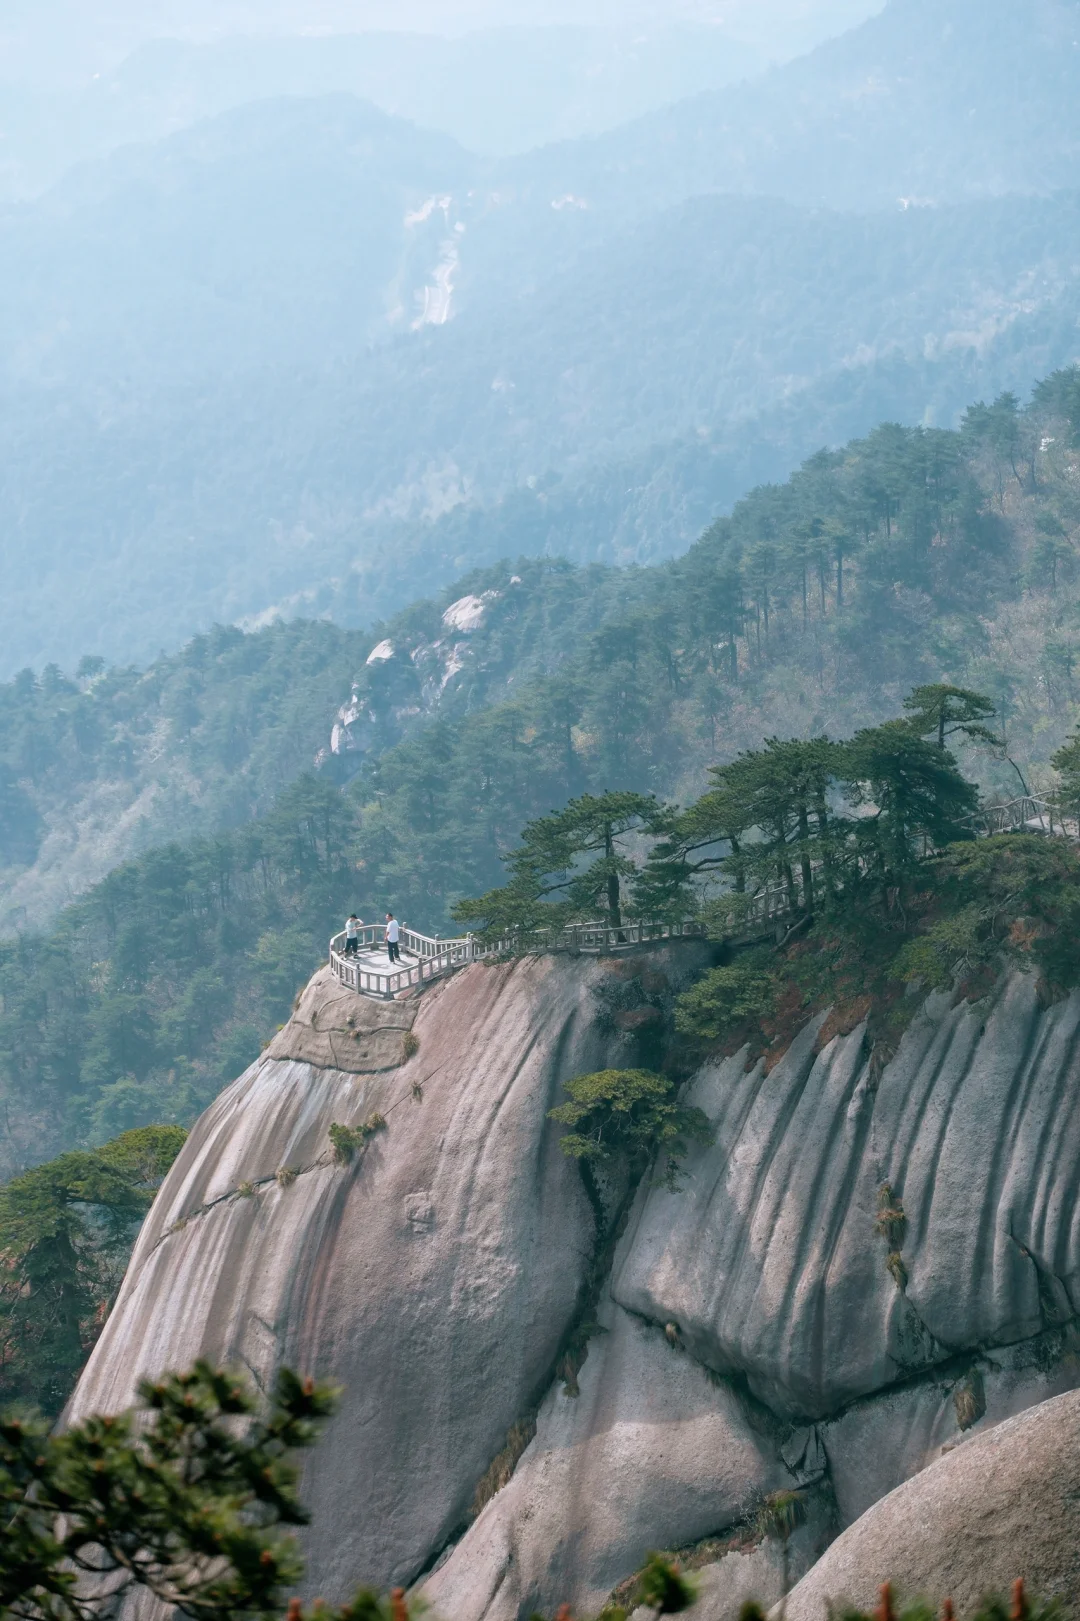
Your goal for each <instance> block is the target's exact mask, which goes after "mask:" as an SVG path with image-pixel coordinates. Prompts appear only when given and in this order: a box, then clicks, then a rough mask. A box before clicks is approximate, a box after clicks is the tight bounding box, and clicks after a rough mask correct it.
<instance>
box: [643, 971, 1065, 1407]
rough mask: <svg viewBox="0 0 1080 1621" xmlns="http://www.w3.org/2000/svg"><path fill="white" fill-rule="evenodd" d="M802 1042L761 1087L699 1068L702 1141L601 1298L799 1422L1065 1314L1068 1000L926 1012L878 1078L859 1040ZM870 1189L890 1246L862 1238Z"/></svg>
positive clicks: (736, 1067)
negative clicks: (670, 1333) (676, 1338)
mask: <svg viewBox="0 0 1080 1621" xmlns="http://www.w3.org/2000/svg"><path fill="white" fill-rule="evenodd" d="M819 1027H820V1021H815V1023H814V1024H812V1025H811V1026H810V1027H809V1028H808V1029H806V1030H805V1031H804V1032H803V1033H802V1034H801V1035H800V1036H799V1037H798V1038H797V1040H796V1041H795V1043H794V1044H793V1046H792V1048H791V1050H790V1051H789V1053H788V1054H787V1055H786V1056H785V1057H784V1059H783V1060H782V1061H781V1062H780V1063H779V1064H778V1065H777V1066H776V1067H775V1068H774V1069H773V1071H772V1073H771V1074H768V1075H766V1074H765V1071H764V1066H763V1065H762V1064H760V1063H759V1064H757V1065H755V1066H754V1067H753V1068H751V1069H750V1071H749V1072H748V1073H744V1065H743V1060H742V1059H741V1058H739V1057H736V1058H732V1059H729V1060H726V1061H725V1062H723V1063H721V1064H719V1065H717V1066H715V1067H713V1068H710V1069H707V1070H706V1071H705V1072H704V1073H703V1075H702V1076H701V1077H700V1079H699V1081H698V1082H697V1083H696V1086H695V1089H694V1093H693V1099H692V1100H693V1101H695V1102H697V1103H698V1104H700V1105H701V1107H702V1108H704V1109H705V1110H706V1112H707V1113H708V1114H709V1115H710V1117H711V1118H712V1119H713V1120H714V1121H715V1123H716V1142H715V1144H714V1145H713V1146H712V1147H710V1148H707V1149H698V1150H696V1151H695V1152H694V1153H693V1154H692V1156H691V1157H690V1159H688V1161H687V1171H688V1173H689V1174H688V1181H687V1184H686V1187H685V1190H684V1192H683V1193H681V1194H680V1195H679V1196H678V1197H677V1198H673V1197H672V1195H670V1194H669V1193H667V1192H665V1191H663V1190H660V1189H655V1190H653V1191H652V1192H651V1193H650V1195H649V1197H648V1198H647V1199H646V1200H644V1201H643V1202H642V1204H641V1205H640V1206H639V1208H638V1210H637V1213H636V1216H635V1220H634V1224H633V1227H632V1230H631V1231H630V1232H629V1233H628V1234H627V1238H626V1240H625V1242H624V1245H623V1248H622V1251H621V1254H620V1257H619V1261H618V1265H617V1270H616V1274H615V1278H614V1282H613V1294H614V1296H615V1299H616V1300H618V1301H619V1302H620V1303H621V1304H622V1305H624V1306H626V1307H627V1308H628V1309H630V1310H632V1311H636V1312H639V1313H641V1314H642V1315H644V1316H646V1317H649V1318H651V1319H652V1320H654V1321H658V1322H666V1321H669V1320H674V1321H675V1322H677V1323H678V1324H679V1327H680V1329H681V1331H682V1334H683V1336H684V1339H685V1340H686V1342H687V1344H688V1345H690V1347H691V1348H692V1349H693V1351H694V1353H695V1355H697V1356H698V1357H699V1358H700V1359H701V1360H702V1361H704V1362H705V1363H707V1364H708V1365H709V1366H712V1367H714V1368H717V1369H719V1370H721V1371H724V1370H739V1371H742V1372H745V1374H746V1375H747V1378H748V1380H749V1382H750V1385H751V1388H752V1389H753V1390H754V1392H755V1393H756V1394H757V1395H758V1396H760V1397H761V1398H762V1400H764V1401H765V1402H767V1403H768V1404H769V1405H770V1406H771V1407H772V1408H773V1409H774V1410H775V1411H776V1412H778V1413H786V1414H789V1415H790V1416H792V1417H793V1418H803V1419H805V1418H819V1417H824V1416H827V1415H829V1414H830V1413H834V1412H836V1411H837V1410H838V1409H839V1408H841V1407H842V1406H843V1405H845V1404H846V1403H848V1402H850V1401H851V1400H852V1399H853V1398H856V1397H858V1396H861V1395H865V1394H868V1393H870V1392H872V1391H875V1390H879V1389H881V1388H883V1387H884V1386H886V1385H888V1384H889V1383H891V1382H893V1381H895V1380H897V1379H898V1378H901V1377H906V1376H910V1375H911V1374H912V1373H914V1372H916V1371H918V1370H919V1369H921V1368H928V1367H932V1366H934V1365H935V1364H937V1363H939V1362H942V1361H945V1360H947V1359H948V1358H950V1357H952V1356H953V1355H955V1354H956V1353H957V1352H961V1351H966V1350H968V1349H971V1348H974V1347H977V1346H987V1345H1003V1344H1007V1343H1009V1342H1011V1341H1017V1340H1021V1339H1024V1338H1028V1337H1030V1336H1033V1335H1036V1334H1039V1333H1040V1332H1042V1331H1043V1330H1044V1329H1046V1328H1047V1327H1049V1326H1052V1325H1053V1324H1054V1323H1055V1322H1061V1321H1063V1320H1065V1319H1066V1318H1068V1317H1070V1316H1072V1315H1074V1314H1075V1313H1076V1310H1077V1307H1078V1305H1080V1219H1078V1217H1077V1214H1076V1212H1077V1209H1078V1208H1080V1206H1078V1201H1077V1197H1076V1195H1077V1191H1078V1189H1080V1115H1078V1113H1077V1111H1076V1109H1075V1104H1074V1100H1075V1096H1076V1090H1077V1085H1078V1083H1080V1057H1078V1052H1077V1043H1078V1030H1080V995H1077V994H1074V995H1073V996H1071V997H1070V998H1069V999H1068V1000H1067V1001H1065V1002H1062V1003H1060V1004H1058V1005H1057V1006H1055V1007H1052V1008H1050V1009H1048V1010H1043V1009H1041V1008H1040V1007H1039V1004H1038V1001H1037V997H1036V992H1035V986H1034V984H1033V982H1032V980H1031V979H1030V978H1027V977H1024V976H1020V975H1015V976H1013V977H1012V978H1011V979H1009V980H1008V981H1006V982H1005V983H1004V984H1003V985H1002V986H1001V987H999V989H998V991H997V993H996V994H995V995H994V996H993V997H991V998H988V999H986V1000H985V1001H984V1002H981V1003H979V1004H975V1005H968V1004H961V1005H960V1006H958V1007H955V1008H953V1007H950V1006H949V1001H948V999H947V998H946V997H944V996H940V995H938V996H933V997H931V998H929V1000H928V1001H927V1002H926V1004H925V1005H924V1007H923V1008H922V1010H921V1011H920V1012H919V1013H918V1015H917V1016H916V1018H915V1020H914V1022H913V1023H912V1025H911V1026H910V1028H909V1029H908V1031H907V1033H906V1034H905V1036H904V1039H903V1041H902V1043H901V1046H900V1049H899V1051H898V1053H897V1054H896V1056H895V1057H894V1058H893V1060H892V1061H891V1062H890V1063H889V1064H888V1065H887V1066H886V1067H885V1069H884V1071H883V1072H882V1074H881V1075H880V1078H875V1066H873V1065H872V1064H871V1063H870V1062H869V1058H868V1055H867V1053H866V1051H865V1042H864V1032H863V1030H862V1029H861V1028H860V1029H857V1030H855V1031H854V1032H853V1033H852V1034H850V1035H848V1036H839V1037H836V1038H834V1039H833V1040H832V1041H831V1042H829V1043H828V1045H827V1046H826V1047H825V1048H824V1050H823V1051H822V1052H820V1053H816V1052H815V1045H816V1039H817V1033H818V1029H819ZM885 1184H888V1185H889V1186H890V1187H891V1189H892V1190H893V1194H894V1197H895V1198H896V1199H899V1200H901V1201H902V1204H903V1209H904V1212H905V1214H906V1231H904V1232H903V1234H902V1237H901V1239H900V1241H899V1243H897V1242H896V1241H889V1240H887V1239H886V1237H884V1236H882V1235H881V1234H879V1232H878V1231H877V1230H876V1227H875V1223H876V1218H877V1211H878V1199H879V1191H880V1189H881V1188H882V1186H883V1185H885ZM891 1249H898V1250H899V1252H900V1261H901V1263H902V1270H901V1271H900V1275H899V1278H897V1277H896V1276H894V1275H893V1273H891V1272H890V1270H889V1269H888V1267H887V1264H886V1263H887V1259H888V1255H889V1252H890V1250H891ZM894 1266H895V1263H894ZM905 1273H906V1282H905V1281H904V1274H905Z"/></svg>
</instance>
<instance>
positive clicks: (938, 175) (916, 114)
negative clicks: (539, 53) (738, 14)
mask: <svg viewBox="0 0 1080 1621" xmlns="http://www.w3.org/2000/svg"><path fill="white" fill-rule="evenodd" d="M1078 92H1080V5H1078V4H1077V0H888V4H887V5H886V6H885V8H884V10H883V11H882V12H881V13H880V14H879V15H877V16H875V17H871V18H869V19H868V20H867V21H866V22H864V23H862V24H860V25H859V27H857V28H854V29H851V30H850V31H849V32H847V33H845V34H842V35H840V36H839V37H838V38H836V39H832V40H828V41H827V42H826V43H824V44H822V45H819V46H818V47H816V49H815V50H813V51H811V52H809V53H808V54H807V55H806V56H803V57H799V58H797V59H796V60H795V61H793V62H789V63H786V64H784V65H783V66H782V67H779V68H776V69H774V70H773V71H772V72H771V73H768V74H766V75H765V76H764V77H763V78H762V79H760V80H758V81H756V82H755V83H754V84H752V85H746V86H740V87H735V88H731V89H726V90H719V91H711V92H706V93H704V94H702V95H700V96H697V97H695V98H693V99H691V100H688V101H685V102H682V103H680V104H678V105H676V106H673V107H669V108H665V109H662V110H661V111H659V112H656V113H651V114H647V115H646V116H644V117H642V118H641V119H639V120H637V121H636V122H635V123H633V124H630V125H628V126H626V127H625V128H623V129H621V130H618V131H616V132H614V133H613V134H609V135H603V136H600V137H597V138H596V139H594V140H591V141H582V142H580V143H577V144H576V145H575V146H574V147H573V148H571V147H570V146H564V147H563V148H562V149H561V150H559V149H552V150H549V151H541V152H538V153H534V154H531V155H530V156H529V157H527V158H524V159H522V160H520V161H519V163H518V164H517V166H516V168H515V171H514V172H515V175H516V176H517V178H518V180H519V183H521V184H523V185H524V184H529V183H532V184H536V183H542V184H543V185H545V186H548V187H550V186H552V185H554V184H557V185H559V186H563V187H564V188H565V189H568V190H575V191H578V192H579V193H581V194H582V195H583V196H586V197H588V198H590V200H595V201H596V202H597V204H598V205H599V203H600V201H601V199H604V200H606V205H607V206H608V207H617V208H618V209H619V210H620V211H622V212H624V213H631V212H635V211H638V210H640V209H642V208H643V207H647V206H650V205H651V206H659V205H661V203H662V202H670V201H671V200H673V194H677V195H681V196H694V195H697V194H699V193H701V192H707V191H739V192H747V191H748V192H766V193H769V194H770V195H773V196H779V197H786V198H789V199H791V200H793V201H797V202H800V203H803V204H807V203H811V204H822V205H826V206H831V207H836V208H876V207H886V206H889V205H894V206H895V205H896V204H897V203H899V202H900V201H901V200H903V199H909V200H911V201H914V202H923V203H943V202H949V201H958V200H961V199H965V198H978V197H987V196H1003V195H1005V194H1007V193H1010V192H1018V193H1031V192H1034V193H1043V194H1045V193H1047V192H1050V191H1054V190H1057V189H1060V188H1062V187H1068V186H1071V185H1073V184H1074V183H1075V176H1076V160H1077V156H1078V154H1080V94H1078Z"/></svg>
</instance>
